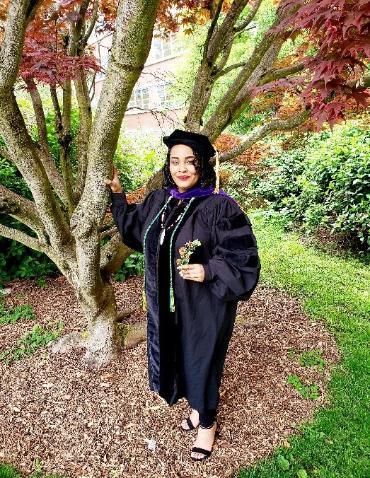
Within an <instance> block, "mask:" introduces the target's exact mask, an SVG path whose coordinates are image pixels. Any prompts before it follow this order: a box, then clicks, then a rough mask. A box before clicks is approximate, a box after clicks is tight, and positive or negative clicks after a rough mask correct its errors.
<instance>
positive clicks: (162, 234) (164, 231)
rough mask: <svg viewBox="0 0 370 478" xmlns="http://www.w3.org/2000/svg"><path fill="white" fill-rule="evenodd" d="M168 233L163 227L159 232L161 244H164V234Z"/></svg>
mask: <svg viewBox="0 0 370 478" xmlns="http://www.w3.org/2000/svg"><path fill="white" fill-rule="evenodd" d="M165 235H166V229H165V228H163V229H162V230H161V232H160V234H159V244H160V245H162V244H163V240H164V236H165Z"/></svg>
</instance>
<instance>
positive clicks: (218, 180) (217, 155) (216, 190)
mask: <svg viewBox="0 0 370 478" xmlns="http://www.w3.org/2000/svg"><path fill="white" fill-rule="evenodd" d="M215 149H216V148H215ZM215 156H216V187H215V189H214V191H213V194H218V192H219V190H220V161H219V154H218V150H217V149H216V154H215Z"/></svg>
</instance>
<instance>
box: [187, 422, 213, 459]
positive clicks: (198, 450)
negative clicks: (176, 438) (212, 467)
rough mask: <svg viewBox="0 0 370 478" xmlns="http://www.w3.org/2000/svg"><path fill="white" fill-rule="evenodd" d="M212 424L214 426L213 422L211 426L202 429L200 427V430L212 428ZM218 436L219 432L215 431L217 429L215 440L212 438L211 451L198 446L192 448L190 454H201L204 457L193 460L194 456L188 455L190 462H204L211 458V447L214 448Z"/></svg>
mask: <svg viewBox="0 0 370 478" xmlns="http://www.w3.org/2000/svg"><path fill="white" fill-rule="evenodd" d="M216 423H217V422H216ZM214 424H215V422H213V424H212V425H211V426H210V427H202V426H201V425H200V428H203V429H205V428H212V427H213V425H214ZM216 427H217V425H216ZM219 436H220V432H219V431H218V430H217V428H216V431H215V438H214V440H213V445H212V449H211V450H206V449H205V448H200V447H199V446H193V447H192V449H191V452H192V453H193V452H194V453H201V454H202V455H204V456H202V458H195V456H191V455H190V458H191V459H192V460H194V461H204V460H207V459H208V458H209V457H210V456H211V454H212V451H213V446H214V444H215V441H216V438H218V437H219Z"/></svg>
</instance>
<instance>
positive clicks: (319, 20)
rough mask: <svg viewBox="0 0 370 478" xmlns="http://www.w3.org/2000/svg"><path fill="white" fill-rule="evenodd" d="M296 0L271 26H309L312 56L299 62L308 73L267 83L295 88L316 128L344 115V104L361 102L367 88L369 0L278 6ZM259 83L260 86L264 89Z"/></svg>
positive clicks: (365, 99) (298, 0)
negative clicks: (364, 77)
mask: <svg viewBox="0 0 370 478" xmlns="http://www.w3.org/2000/svg"><path fill="white" fill-rule="evenodd" d="M294 6H299V9H298V11H296V13H294V14H292V15H290V16H289V17H288V18H287V19H286V20H285V21H284V22H282V23H281V24H280V25H279V26H278V27H277V28H276V31H286V30H287V29H288V30H290V32H291V33H292V34H296V33H297V32H300V31H306V32H307V31H308V32H309V40H310V42H311V45H312V46H313V47H314V50H315V53H314V55H313V56H306V58H305V59H304V63H305V65H306V67H307V68H308V69H309V71H310V72H311V77H310V78H307V76H305V75H302V76H300V77H298V78H295V79H294V80H281V81H279V82H275V83H272V84H270V87H275V86H276V85H278V86H279V87H281V86H282V84H283V83H284V82H285V85H286V86H289V87H291V88H297V86H298V85H301V87H302V88H301V91H300V95H301V97H302V98H303V100H304V102H305V103H306V105H309V106H310V107H311V108H312V115H313V117H314V118H315V120H316V121H317V129H319V128H320V127H321V126H322V123H323V122H324V121H327V122H329V124H330V125H333V123H335V122H336V121H338V120H340V119H342V118H344V114H345V111H346V110H347V109H348V108H353V107H354V102H355V103H356V107H357V108H360V107H366V106H367V105H368V104H369V97H370V94H369V90H368V89H366V88H364V87H362V86H361V82H360V79H361V77H362V75H363V74H364V72H365V70H366V67H367V65H368V62H369V58H370V41H369V38H370V0H284V1H283V2H282V3H281V7H282V8H291V7H294ZM266 87H267V85H265V87H264V89H266Z"/></svg>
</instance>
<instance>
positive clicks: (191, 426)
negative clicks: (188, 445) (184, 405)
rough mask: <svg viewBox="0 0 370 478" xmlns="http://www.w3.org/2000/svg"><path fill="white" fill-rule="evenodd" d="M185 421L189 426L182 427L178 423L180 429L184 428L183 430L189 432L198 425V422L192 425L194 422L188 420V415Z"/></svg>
mask: <svg viewBox="0 0 370 478" xmlns="http://www.w3.org/2000/svg"><path fill="white" fill-rule="evenodd" d="M186 423H187V424H188V427H189V428H184V427H183V426H182V425H180V428H181V430H184V431H185V432H190V431H191V430H195V429H196V428H198V426H199V423H198V425H194V423H193V422H192V421H191V420H190V417H188V418H187V419H186Z"/></svg>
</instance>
